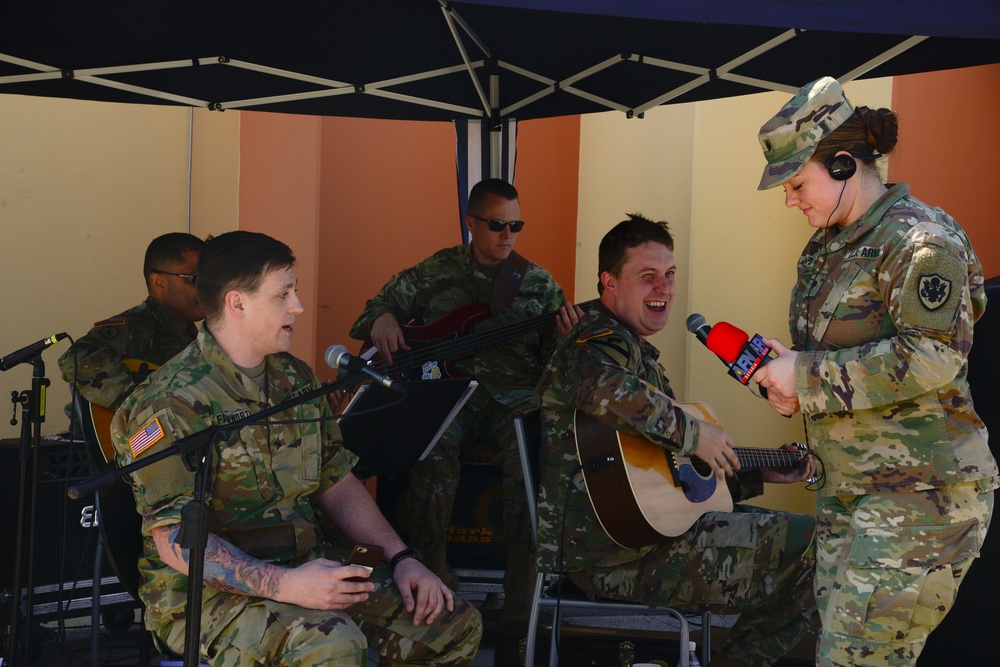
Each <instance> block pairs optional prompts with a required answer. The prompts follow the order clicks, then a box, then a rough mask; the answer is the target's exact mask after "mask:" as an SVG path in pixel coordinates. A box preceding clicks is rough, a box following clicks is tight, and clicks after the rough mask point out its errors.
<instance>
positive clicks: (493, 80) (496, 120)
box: [490, 64, 503, 178]
mask: <svg viewBox="0 0 1000 667" xmlns="http://www.w3.org/2000/svg"><path fill="white" fill-rule="evenodd" d="M502 138H503V120H502V119H501V118H500V70H499V68H497V67H496V65H495V64H494V66H493V67H491V68H490V178H500V177H501V176H500V151H501V139H502Z"/></svg>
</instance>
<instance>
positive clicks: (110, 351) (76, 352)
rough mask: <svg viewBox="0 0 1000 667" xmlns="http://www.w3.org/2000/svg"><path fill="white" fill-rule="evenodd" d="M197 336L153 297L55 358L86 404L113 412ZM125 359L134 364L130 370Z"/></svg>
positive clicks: (98, 324)
mask: <svg viewBox="0 0 1000 667" xmlns="http://www.w3.org/2000/svg"><path fill="white" fill-rule="evenodd" d="M197 335H198V328H197V327H196V326H195V325H193V324H192V325H191V326H189V327H186V328H181V327H180V326H178V324H177V323H176V322H174V321H173V320H172V319H170V316H169V315H167V313H166V311H165V310H163V306H161V305H160V304H159V302H157V301H156V299H154V298H153V297H147V298H146V300H145V301H143V302H142V303H140V304H139V305H138V306H136V307H134V308H129V309H128V310H126V311H125V312H124V313H121V314H120V315H116V316H115V317H112V318H109V319H106V320H104V321H102V322H95V323H94V327H93V328H92V329H91V330H90V331H89V332H88V333H87V334H86V335H85V336H81V337H80V338H78V339H77V340H76V341H75V342H74V344H73V347H71V348H70V349H69V350H67V351H66V352H64V353H63V354H62V356H61V357H59V369H60V370H61V371H62V377H63V380H65V381H66V382H68V383H70V384H72V383H73V380H74V378H76V379H77V381H78V383H79V387H80V393H81V394H83V397H84V398H86V399H87V400H88V401H89V402H91V403H93V404H94V405H100V406H102V407H105V408H108V409H109V410H116V409H118V406H119V405H121V404H122V401H124V400H125V398H126V397H128V395H129V394H130V393H132V390H133V389H135V387H136V385H138V384H139V383H140V382H142V381H143V380H144V379H146V376H147V375H149V373H150V371H151V370H153V369H155V368H157V367H158V366H160V365H162V364H163V363H165V362H167V361H169V360H170V358H171V357H173V356H174V355H176V354H178V353H179V352H180V351H181V350H183V349H184V348H185V347H187V346H188V344H189V343H190V342H191V341H193V340H194V339H195V336H197ZM126 360H134V361H135V363H133V366H134V367H133V368H130V367H129V366H128V365H127V364H126V363H125V362H126ZM143 363H145V364H146V366H145V367H143V365H142V364H143Z"/></svg>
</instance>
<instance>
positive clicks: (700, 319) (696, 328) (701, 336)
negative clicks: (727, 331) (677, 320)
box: [686, 313, 712, 345]
mask: <svg viewBox="0 0 1000 667" xmlns="http://www.w3.org/2000/svg"><path fill="white" fill-rule="evenodd" d="M686 324H687V330H688V331H690V332H691V333H693V334H694V335H695V336H696V337H697V338H698V340H700V341H701V344H702V345H704V344H705V340H706V339H707V338H708V332H709V331H711V330H712V327H710V326H708V322H706V321H705V316H704V315H701V314H700V313H691V314H690V315H688V318H687V322H686Z"/></svg>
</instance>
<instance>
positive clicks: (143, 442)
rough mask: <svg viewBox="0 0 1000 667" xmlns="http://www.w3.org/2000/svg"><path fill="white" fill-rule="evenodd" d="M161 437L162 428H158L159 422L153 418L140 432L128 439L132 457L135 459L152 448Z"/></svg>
mask: <svg viewBox="0 0 1000 667" xmlns="http://www.w3.org/2000/svg"><path fill="white" fill-rule="evenodd" d="M163 435H164V433H163V427H162V426H160V420H159V419H158V418H156V417H153V418H152V419H151V420H150V421H149V423H148V424H146V425H145V426H144V427H143V428H142V430H141V431H139V432H138V433H136V434H135V435H133V436H132V437H131V438H129V439H128V445H129V449H131V450H132V457H133V458H135V457H137V456H139V454H142V453H143V452H144V451H146V450H147V449H149V448H150V447H152V446H153V445H154V444H155V443H157V442H158V441H159V440H161V439H162V438H163Z"/></svg>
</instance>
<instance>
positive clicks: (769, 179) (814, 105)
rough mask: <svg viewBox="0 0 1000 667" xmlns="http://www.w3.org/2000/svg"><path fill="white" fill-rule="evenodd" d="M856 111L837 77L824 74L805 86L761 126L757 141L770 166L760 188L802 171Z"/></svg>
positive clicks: (778, 182)
mask: <svg viewBox="0 0 1000 667" xmlns="http://www.w3.org/2000/svg"><path fill="white" fill-rule="evenodd" d="M852 113H854V107H852V106H851V103H850V102H849V101H848V100H847V97H846V96H845V95H844V89H843V88H841V87H840V84H839V83H838V82H837V80H836V79H834V78H832V77H829V76H824V77H823V78H822V79H817V80H816V81H813V82H812V83H808V84H806V85H805V86H803V87H802V88H801V89H800V90H799V92H797V93H796V94H795V97H793V98H792V99H791V100H790V101H789V102H788V104H786V105H785V106H783V107H782V108H781V111H779V112H778V113H776V114H775V115H774V117H773V118H771V120H769V121H767V122H766V123H764V125H763V126H761V128H760V134H758V135H757V140H758V141H760V146H761V148H763V149H764V157H765V158H767V166H766V167H764V175H763V176H761V179H760V185H758V186H757V189H758V190H766V189H768V188H773V187H774V186H776V185H781V184H782V183H784V182H785V181H787V180H788V179H789V178H791V177H792V176H794V175H795V174H797V173H798V171H799V169H801V168H802V167H803V166H805V164H806V162H808V161H809V158H811V157H812V155H813V153H814V152H815V151H816V145H817V144H818V143H819V142H820V140H821V139H823V138H824V137H825V136H827V135H828V134H830V133H831V132H833V131H834V130H835V129H837V127H839V126H840V124H841V123H843V122H844V121H845V120H847V119H848V118H850V116H851V114H852Z"/></svg>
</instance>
